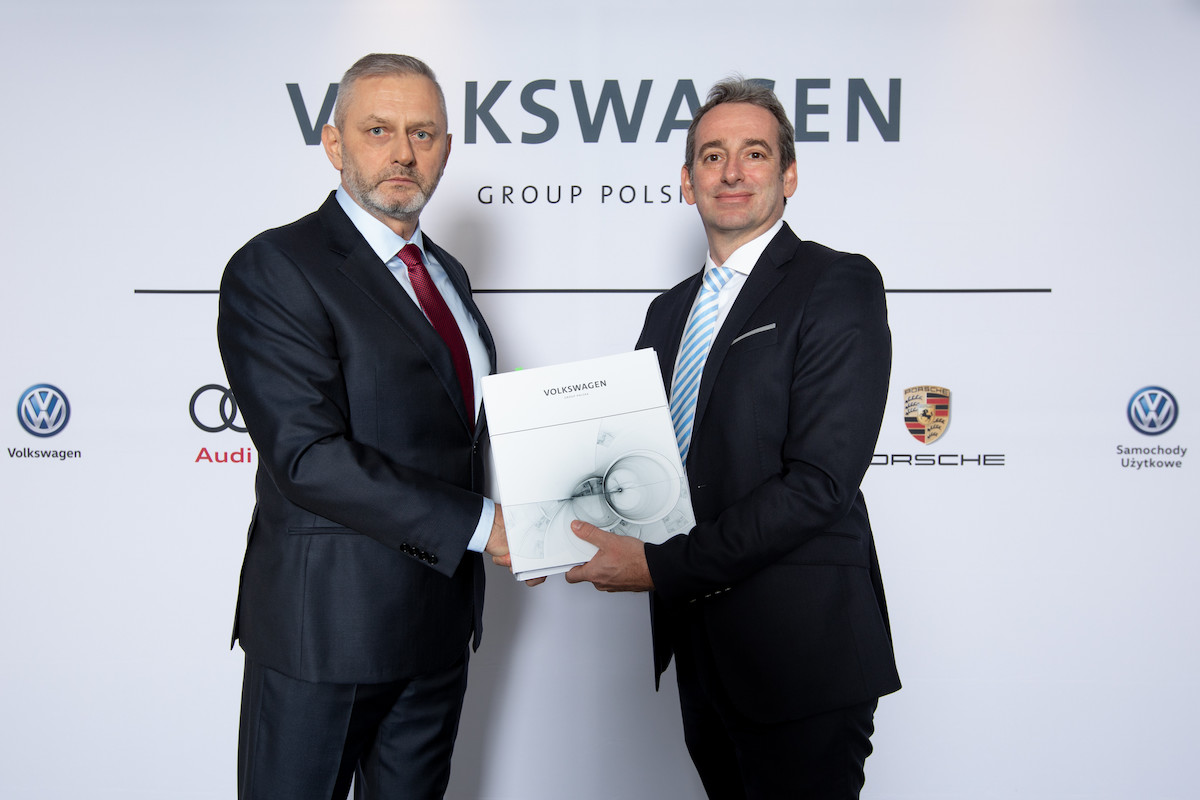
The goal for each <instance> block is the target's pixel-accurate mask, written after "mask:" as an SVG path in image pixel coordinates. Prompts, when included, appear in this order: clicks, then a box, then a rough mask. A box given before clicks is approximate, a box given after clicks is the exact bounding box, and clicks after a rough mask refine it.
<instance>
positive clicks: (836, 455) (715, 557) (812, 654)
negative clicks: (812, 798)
mask: <svg viewBox="0 0 1200 800" xmlns="http://www.w3.org/2000/svg"><path fill="white" fill-rule="evenodd" d="M700 279H701V275H700V274H697V275H694V276H692V277H691V278H689V279H688V280H686V281H684V282H683V283H681V284H679V285H678V286H676V287H674V288H673V289H671V290H670V291H668V292H666V293H664V294H663V295H661V296H659V297H658V298H656V299H655V300H654V302H653V303H652V304H651V305H650V308H649V310H648V312H647V314H646V321H645V326H644V328H643V330H642V335H641V338H640V339H639V341H638V346H639V347H653V348H655V350H656V351H657V352H658V356H659V360H660V365H661V367H662V373H663V376H664V382H665V383H666V384H667V385H668V387H669V384H670V379H671V374H672V370H673V368H674V362H675V356H676V353H677V351H678V348H679V343H680V339H681V337H682V334H683V328H684V324H685V323H686V321H687V317H688V313H689V311H690V309H691V305H692V302H693V300H694V298H695V297H696V293H697V291H698V290H699V286H700ZM890 370H891V334H890V332H889V330H888V325H887V309H886V305H885V296H884V290H883V282H882V280H881V278H880V276H879V272H878V270H876V269H875V267H874V265H873V264H871V262H870V261H868V260H867V259H866V258H864V257H862V256H859V255H851V254H847V253H840V252H836V251H834V250H830V249H829V248H826V247H823V246H821V245H819V244H815V243H813V242H804V241H801V240H800V239H798V238H797V237H796V235H795V234H793V233H792V231H791V229H790V228H788V227H787V225H786V224H785V225H784V227H783V229H782V230H781V231H780V232H779V233H778V234H777V235H776V236H775V237H774V238H773V239H772V240H771V242H770V243H769V244H768V246H767V248H766V250H765V251H764V252H763V255H762V257H761V258H760V259H759V261H758V263H757V264H756V265H755V267H754V269H753V271H752V272H751V274H750V276H749V278H748V279H747V281H746V283H745V285H744V286H743V287H742V290H741V292H740V293H739V295H738V298H737V300H736V302H735V303H734V304H733V306H732V307H731V309H730V312H729V315H728V317H727V319H726V320H725V322H724V324H723V325H722V327H721V329H720V331H719V332H718V333H717V336H716V338H715V339H714V341H713V346H712V350H711V351H710V353H709V356H708V361H707V362H706V365H705V368H704V374H703V378H702V380H701V383H700V390H699V397H698V400H697V407H696V419H695V424H694V427H693V433H692V442H691V450H690V452H689V455H688V463H687V473H688V481H689V483H690V486H691V493H692V504H693V507H694V510H695V513H696V520H697V524H696V527H695V528H694V529H693V530H692V531H691V533H690V534H689V535H684V536H677V537H675V538H673V539H670V540H669V541H667V542H665V543H663V544H661V545H648V546H647V547H646V558H647V561H648V564H649V567H650V573H651V576H652V577H653V580H654V585H655V592H654V594H653V596H652V600H651V607H652V613H653V623H654V644H655V667H656V674H658V675H661V673H662V671H663V670H664V669H665V668H666V667H667V664H668V663H669V662H670V659H671V654H672V651H673V648H674V647H675V645H676V642H678V641H680V639H679V637H680V636H681V635H682V633H683V631H684V630H685V629H695V627H696V626H695V617H696V615H700V625H699V628H700V629H701V630H703V631H704V635H707V636H708V637H709V640H710V642H711V645H712V650H713V652H714V655H715V659H716V664H717V668H718V670H719V673H720V675H721V677H722V679H723V683H724V685H725V686H726V688H727V689H728V691H729V692H730V695H731V697H732V698H733V700H734V702H735V703H737V705H738V706H739V708H740V710H741V711H742V712H743V713H745V714H747V715H749V716H750V717H752V718H756V719H758V720H760V721H763V722H772V721H780V720H784V719H798V718H801V717H804V716H807V715H810V714H814V713H819V712H821V711H825V710H829V709H833V708H839V707H844V706H848V705H852V704H855V703H859V702H864V701H866V700H869V699H871V698H877V697H879V696H881V695H884V694H887V693H889V692H892V691H895V690H896V689H899V688H900V681H899V677H898V674H897V671H896V664H895V659H894V656H893V652H892V643H891V632H890V627H889V623H888V616H887V606H886V602H885V600H884V594H883V584H882V582H881V580H880V573H879V565H878V561H877V559H876V556H875V544H874V540H873V538H872V533H871V525H870V521H869V520H868V518H867V508H866V504H865V502H864V500H863V496H862V493H861V492H860V491H859V483H860V482H861V480H862V478H863V475H864V474H865V472H866V470H867V467H868V466H869V464H870V461H871V454H872V453H873V451H874V446H875V442H876V439H877V437H878V435H879V426H880V422H881V420H882V415H883V408H884V404H885V400H886V398H887V391H888V380H889V374H890ZM668 391H669V388H668Z"/></svg>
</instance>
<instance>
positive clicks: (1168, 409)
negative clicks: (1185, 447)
mask: <svg viewBox="0 0 1200 800" xmlns="http://www.w3.org/2000/svg"><path fill="white" fill-rule="evenodd" d="M1128 414H1129V424H1130V425H1132V426H1133V427H1134V429H1136V430H1137V431H1138V432H1139V433H1144V434H1146V435H1147V436H1158V435H1159V434H1160V433H1166V432H1167V431H1169V430H1170V429H1171V426H1172V425H1174V424H1175V420H1176V419H1178V418H1179V405H1178V404H1177V403H1176V402H1175V398H1174V397H1173V396H1172V395H1171V393H1170V392H1168V391H1167V390H1166V389H1164V388H1162V387H1161V386H1147V387H1146V388H1144V389H1138V390H1137V392H1135V393H1134V395H1133V397H1131V398H1130V399H1129V411H1128Z"/></svg>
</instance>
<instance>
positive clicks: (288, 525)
mask: <svg viewBox="0 0 1200 800" xmlns="http://www.w3.org/2000/svg"><path fill="white" fill-rule="evenodd" d="M425 245H426V247H427V248H428V249H429V250H430V251H432V252H433V254H434V255H435V256H436V258H437V260H438V261H439V262H440V263H441V264H442V266H443V267H445V269H446V272H447V273H448V274H449V276H450V278H451V279H452V280H453V281H454V285H455V286H456V287H457V289H458V292H459V294H460V295H461V297H462V299H463V302H464V303H465V305H466V307H467V308H468V309H470V311H471V313H472V314H473V315H474V317H475V319H476V321H477V322H478V324H479V331H480V334H481V335H482V338H483V341H484V343H485V344H486V346H487V349H488V353H489V358H490V361H491V364H490V367H489V371H494V370H495V365H496V357H495V349H494V345H493V342H492V337H491V334H490V332H489V331H488V328H487V326H486V325H485V324H484V321H483V317H482V316H481V315H480V313H479V309H478V308H477V307H476V306H475V304H474V302H473V301H472V299H471V289H470V285H469V283H468V279H467V274H466V272H465V271H464V270H463V268H462V265H461V264H459V263H458V261H456V260H455V259H454V258H453V257H452V256H450V255H449V254H448V253H446V252H445V251H444V250H442V249H441V248H439V247H437V245H435V244H434V243H433V242H431V241H430V240H429V239H428V238H426V239H425ZM217 333H218V340H219V343H220V347H221V356H222V359H223V360H224V362H225V371H226V374H227V375H228V378H229V384H230V387H231V388H232V389H233V393H234V396H235V397H236V398H237V402H238V406H239V408H240V409H241V410H242V414H243V418H244V420H245V423H246V426H247V428H248V429H249V431H250V436H251V438H252V439H253V441H254V444H255V447H256V448H257V450H258V458H259V464H258V476H257V479H256V495H257V498H256V499H257V502H256V505H255V511H254V515H253V518H252V521H251V525H250V534H249V540H248V543H247V548H246V557H245V561H244V563H243V566H242V577H241V586H240V591H239V596H238V610H237V615H236V621H235V625H234V638H235V639H240V641H241V644H242V648H243V649H244V650H245V651H246V653H247V654H248V655H249V656H250V657H252V658H254V659H255V660H256V661H258V662H259V663H261V664H264V665H265V666H268V667H271V668H273V669H276V670H279V671H281V672H283V673H286V674H288V675H291V676H293V677H296V678H300V679H303V680H308V681H322V682H338V683H343V682H345V683H351V682H364V683H370V682H381V681H389V680H395V679H399V678H403V677H407V676H412V675H416V674H420V673H424V672H428V671H430V670H433V669H438V668H445V667H448V666H450V665H451V664H453V663H454V662H455V661H456V660H457V659H459V658H461V657H462V655H463V648H464V646H465V645H466V644H467V643H468V642H469V641H470V639H471V634H472V631H473V632H474V637H475V638H474V642H475V645H476V646H478V642H479V636H480V634H481V632H482V625H481V620H482V613H483V566H482V559H481V558H480V556H479V555H478V554H476V553H471V552H468V551H467V550H466V545H467V543H468V541H469V540H470V537H471V535H472V533H473V532H474V530H475V527H476V525H477V523H478V520H479V514H480V511H481V509H482V506H483V498H482V496H481V494H480V492H481V491H482V487H483V457H482V454H481V452H480V447H481V442H482V441H483V437H484V436H485V431H484V427H485V425H484V423H483V421H482V420H480V423H479V425H478V426H477V427H476V428H475V430H474V432H472V430H471V426H470V425H469V423H468V409H466V408H464V405H463V400H462V396H461V390H460V388H459V384H458V379H457V377H456V375H455V371H454V365H453V363H452V362H451V359H450V354H449V351H448V350H447V348H446V346H445V344H444V343H443V342H442V340H441V338H440V337H439V336H438V334H437V332H436V331H435V330H434V329H433V327H432V326H431V325H430V324H429V323H428V321H427V320H426V319H425V317H424V315H423V314H422V313H421V310H420V309H419V308H418V307H417V306H416V304H415V303H413V302H412V300H411V298H409V297H408V295H407V294H406V293H405V291H404V289H403V288H402V287H401V286H400V285H399V284H398V283H397V282H396V279H395V278H394V277H393V276H392V274H391V273H390V272H389V271H388V269H387V267H386V266H385V265H384V264H383V262H381V261H380V260H379V257H378V256H376V255H375V253H374V252H373V251H372V250H371V248H370V247H369V246H368V244H367V242H366V240H365V239H364V238H363V237H362V235H361V234H360V233H359V232H358V230H357V229H356V228H355V227H354V225H353V223H351V221H350V219H349V218H348V217H347V216H346V214H345V212H343V211H342V209H341V207H340V206H339V205H338V203H337V200H336V198H335V197H334V195H333V194H330V196H329V198H328V199H327V200H326V201H325V203H324V204H323V205H322V206H321V208H320V209H319V210H318V211H317V212H315V213H314V214H310V215H308V216H306V217H304V218H303V219H300V220H298V221H296V222H294V223H292V224H290V225H287V226H284V227H282V228H277V229H274V230H270V231H266V232H265V233H262V234H260V235H258V236H256V237H255V238H254V239H252V240H250V242H248V243H247V244H246V245H245V246H244V247H243V248H242V249H241V250H239V251H238V252H237V253H236V254H235V255H234V256H233V258H232V259H231V260H230V262H229V264H228V266H227V267H226V268H225V274H224V277H223V278H222V281H221V296H220V316H219V321H218V324H217ZM473 411H474V410H473V409H471V412H473Z"/></svg>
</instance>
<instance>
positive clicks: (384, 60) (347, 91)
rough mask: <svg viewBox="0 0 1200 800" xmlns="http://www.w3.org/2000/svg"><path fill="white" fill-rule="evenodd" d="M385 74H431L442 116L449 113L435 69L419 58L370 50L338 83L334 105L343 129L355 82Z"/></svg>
mask: <svg viewBox="0 0 1200 800" xmlns="http://www.w3.org/2000/svg"><path fill="white" fill-rule="evenodd" d="M386 75H398V76H401V75H422V76H424V77H426V78H429V80H431V81H432V82H433V85H434V87H435V88H436V89H437V93H438V98H439V99H440V100H441V101H442V117H445V116H446V95H445V94H443V93H442V87H441V85H439V84H438V82H437V76H436V75H434V74H433V70H431V69H430V68H429V65H428V64H426V63H425V62H424V61H422V60H421V59H419V58H413V57H412V56H402V55H397V54H395V53H371V54H370V55H365V56H363V57H362V58H360V59H359V60H358V61H355V62H354V66H352V67H350V69H348V70H346V74H345V75H343V76H342V81H341V83H339V84H338V92H337V102H336V103H335V104H334V107H333V126H334V127H335V128H337V129H338V130H341V129H342V125H343V123H345V121H346V109H347V108H349V107H350V99H351V98H352V97H353V96H354V84H355V83H356V82H357V81H358V80H359V78H374V77H381V76H386Z"/></svg>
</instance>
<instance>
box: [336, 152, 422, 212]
mask: <svg viewBox="0 0 1200 800" xmlns="http://www.w3.org/2000/svg"><path fill="white" fill-rule="evenodd" d="M401 177H402V178H407V179H408V180H410V181H412V182H413V183H415V184H416V186H417V188H416V191H415V192H414V193H413V194H412V195H410V196H409V197H407V198H404V199H390V198H388V197H386V196H385V195H384V193H383V191H382V190H380V188H379V185H380V184H381V183H383V182H384V181H386V180H390V179H392V178H401ZM441 177H442V174H441V171H440V170H439V171H438V174H437V175H435V176H434V177H433V179H432V180H429V181H426V180H425V179H423V178H422V176H421V174H420V173H419V172H418V171H417V170H416V169H414V168H412V167H396V168H394V169H389V170H387V171H385V172H381V173H380V174H378V175H376V176H374V177H373V178H367V177H366V176H364V175H363V174H362V172H360V171H359V169H358V165H356V164H354V163H353V162H352V161H350V160H349V159H347V158H345V156H344V155H343V157H342V180H343V181H345V183H346V188H347V189H349V191H350V194H351V195H353V196H354V199H355V200H357V201H358V203H359V205H361V206H362V207H363V208H365V209H367V211H369V212H371V213H373V214H379V215H382V216H385V217H388V218H389V219H395V220H401V221H403V222H411V221H413V220H415V219H417V218H418V217H419V216H420V214H421V210H422V209H424V208H425V205H426V203H428V202H429V198H430V197H432V196H433V190H434V189H436V188H437V185H438V181H439V180H441Z"/></svg>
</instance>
